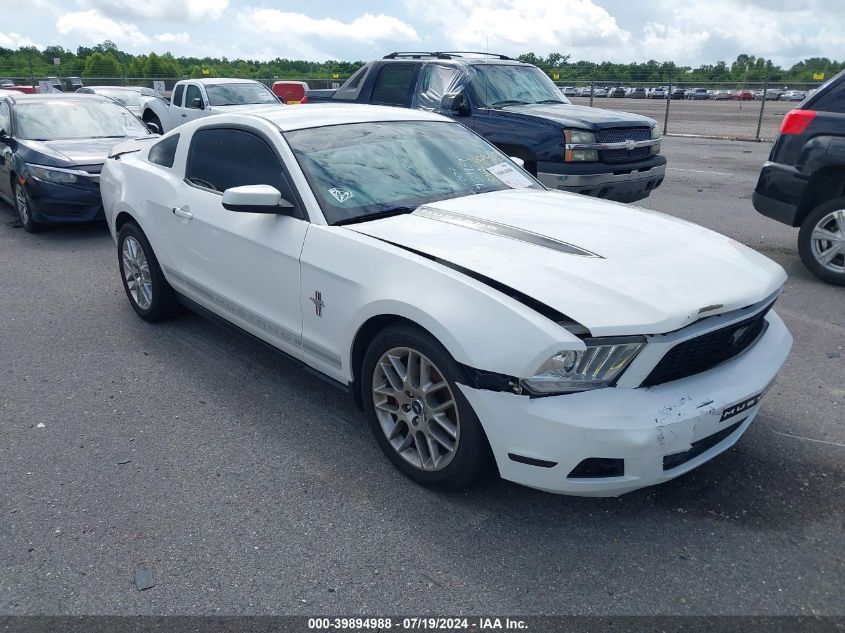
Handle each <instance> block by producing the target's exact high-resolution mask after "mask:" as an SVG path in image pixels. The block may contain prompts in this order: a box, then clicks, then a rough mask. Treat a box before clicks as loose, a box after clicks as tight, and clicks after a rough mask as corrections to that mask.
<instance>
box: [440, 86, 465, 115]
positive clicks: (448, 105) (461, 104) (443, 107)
mask: <svg viewBox="0 0 845 633" xmlns="http://www.w3.org/2000/svg"><path fill="white" fill-rule="evenodd" d="M440 112H442V113H443V114H451V115H452V116H469V115H470V114H471V112H470V107H469V100H468V99H467V97H466V95H465V94H464V92H463V91H460V92H453V93H450V94H445V95H443V99H441V100H440Z"/></svg>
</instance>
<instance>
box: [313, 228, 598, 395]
mask: <svg viewBox="0 0 845 633" xmlns="http://www.w3.org/2000/svg"><path fill="white" fill-rule="evenodd" d="M301 279H302V284H301V292H302V304H301V305H302V314H303V319H302V322H303V349H304V351H305V358H306V361H307V362H308V363H309V364H311V365H313V366H315V367H316V368H318V369H320V370H321V371H324V372H325V373H327V374H329V375H330V376H332V377H333V378H335V379H336V380H340V381H341V382H347V383H348V382H351V381H352V379H353V375H354V373H355V370H356V368H355V367H353V363H352V350H353V346H354V344H355V340H356V336H357V335H358V333H359V331H360V329H361V327H362V326H363V325H364V324H365V323H366V322H367V321H368V320H370V319H372V318H373V317H377V316H382V315H395V316H399V317H402V318H404V319H407V320H409V321H412V322H413V323H416V324H417V325H419V326H420V327H422V328H424V329H425V330H427V331H428V332H430V333H431V334H432V335H433V336H434V337H435V338H436V339H437V340H438V341H440V343H441V344H442V345H443V346H444V347H445V348H446V349H447V350H448V351H449V353H450V354H451V355H452V357H453V358H455V360H456V361H458V362H460V363H463V364H465V365H469V366H470V367H474V368H476V369H481V370H484V371H489V372H495V373H499V374H506V375H509V376H517V377H527V376H529V375H531V374H532V373H533V372H534V371H535V370H536V369H537V368H538V367H539V366H540V365H541V364H542V363H543V362H544V361H545V360H547V359H548V358H549V357H550V356H552V355H553V354H555V353H557V352H559V351H560V350H563V349H583V348H584V343H583V342H582V341H581V340H580V339H578V338H577V337H575V336H574V335H572V334H570V333H569V332H568V331H567V330H565V329H564V328H563V327H561V326H560V325H558V324H556V323H554V322H553V321H551V320H549V319H548V318H546V317H544V316H542V315H540V314H539V313H537V312H535V311H534V310H532V309H530V308H528V307H527V306H525V305H524V304H522V303H520V302H518V301H517V300H515V299H513V298H511V297H509V296H507V295H505V294H503V293H502V292H500V291H498V290H494V289H493V288H491V287H489V286H487V285H486V284H484V283H482V282H481V281H478V280H476V279H473V278H471V277H468V276H467V275H464V274H462V273H460V272H458V271H455V270H452V269H451V268H448V267H446V266H443V265H441V264H438V263H436V262H433V261H430V260H428V259H426V258H424V257H421V256H419V255H416V254H414V253H411V252H408V251H406V250H404V249H402V248H399V247H396V246H393V245H391V244H387V243H384V242H381V241H379V240H377V239H375V238H372V237H369V236H366V235H362V234H360V233H356V232H354V231H351V230H348V229H344V228H343V227H335V226H318V225H311V226H310V227H309V229H308V234H307V236H306V240H305V245H304V247H303V251H302V256H301ZM317 293H319V294H317ZM318 302H319V304H320V309H319V310H318V309H317V303H318ZM309 348H310V349H315V350H317V351H318V353H317V354H314V355H312V354H310V353H309ZM327 359H334V362H331V361H330V360H327Z"/></svg>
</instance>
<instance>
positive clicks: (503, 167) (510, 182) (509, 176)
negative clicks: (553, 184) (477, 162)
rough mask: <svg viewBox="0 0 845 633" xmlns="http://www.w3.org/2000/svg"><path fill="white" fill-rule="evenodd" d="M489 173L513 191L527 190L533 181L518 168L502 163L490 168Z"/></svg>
mask: <svg viewBox="0 0 845 633" xmlns="http://www.w3.org/2000/svg"><path fill="white" fill-rule="evenodd" d="M487 171H489V172H490V173H491V174H493V175H494V176H495V177H496V178H498V179H499V180H501V181H502V182H503V183H505V184H506V185H507V186H508V187H510V188H511V189H525V187H530V186H531V181H530V180H528V178H526V177H525V176H524V175H523V174H521V173H520V172H519V171H518V170H517V169H516V167H514V166H513V165H511V164H510V163H506V162H501V163H499V164H498V165H493V166H492V167H488V168H487Z"/></svg>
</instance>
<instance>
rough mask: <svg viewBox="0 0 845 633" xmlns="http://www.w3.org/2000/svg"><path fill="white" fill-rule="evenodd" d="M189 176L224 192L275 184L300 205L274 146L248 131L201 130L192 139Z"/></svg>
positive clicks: (286, 196)
mask: <svg viewBox="0 0 845 633" xmlns="http://www.w3.org/2000/svg"><path fill="white" fill-rule="evenodd" d="M185 177H186V178H187V180H188V181H190V182H191V183H193V184H195V185H197V186H199V187H204V188H206V189H211V190H213V191H219V192H223V191H225V190H226V189H229V188H231V187H240V186H243V185H271V186H273V187H275V188H276V189H278V190H279V191H280V192H281V193H282V198H285V199H286V200H288V201H290V202H292V203H294V204H296V196H294V195H293V191H292V189H291V188H290V186H289V185H288V183H287V179H286V178H285V175H284V172H283V170H282V166H281V164H280V163H279V159H278V158H276V154H275V153H274V152H273V150H272V149H271V148H270V146H269V145H268V144H267V143H266V142H265V141H264V140H263V139H262V138H261V137H259V136H257V135H255V134H253V133H251V132H245V131H244V130H232V129H226V128H211V129H203V130H199V131H197V132H196V133H195V134H194V137H193V139H192V140H191V150H190V152H189V154H188V168H187V170H186V174H185Z"/></svg>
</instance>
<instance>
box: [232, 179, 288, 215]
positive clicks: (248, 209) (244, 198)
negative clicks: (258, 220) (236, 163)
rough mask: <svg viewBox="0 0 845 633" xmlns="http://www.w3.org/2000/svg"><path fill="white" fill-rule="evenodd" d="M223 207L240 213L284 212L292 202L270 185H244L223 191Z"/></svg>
mask: <svg viewBox="0 0 845 633" xmlns="http://www.w3.org/2000/svg"><path fill="white" fill-rule="evenodd" d="M223 208H224V209H228V210H229V211H239V212H241V213H284V212H285V211H286V210H288V209H292V208H293V204H291V203H290V202H288V201H287V200H285V199H284V198H282V194H281V193H280V192H279V190H278V189H276V188H275V187H271V186H270V185H245V186H243V187H232V188H231V189H226V191H224V192H223Z"/></svg>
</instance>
